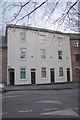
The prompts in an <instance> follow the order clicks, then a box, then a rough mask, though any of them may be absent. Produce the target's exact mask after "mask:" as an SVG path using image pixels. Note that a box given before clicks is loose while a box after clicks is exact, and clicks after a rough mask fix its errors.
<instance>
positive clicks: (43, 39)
mask: <svg viewBox="0 0 80 120" xmlns="http://www.w3.org/2000/svg"><path fill="white" fill-rule="evenodd" d="M45 41H46V37H45V35H40V43H45Z"/></svg>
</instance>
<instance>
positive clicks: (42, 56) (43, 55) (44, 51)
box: [40, 49, 46, 59]
mask: <svg viewBox="0 0 80 120" xmlns="http://www.w3.org/2000/svg"><path fill="white" fill-rule="evenodd" d="M40 54H41V59H46V50H45V49H41V50H40Z"/></svg>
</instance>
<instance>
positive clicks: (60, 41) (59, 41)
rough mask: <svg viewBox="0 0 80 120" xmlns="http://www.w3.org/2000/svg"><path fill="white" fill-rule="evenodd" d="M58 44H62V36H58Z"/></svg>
mask: <svg viewBox="0 0 80 120" xmlns="http://www.w3.org/2000/svg"><path fill="white" fill-rule="evenodd" d="M57 45H62V37H57Z"/></svg>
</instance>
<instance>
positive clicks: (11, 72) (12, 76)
mask: <svg viewBox="0 0 80 120" xmlns="http://www.w3.org/2000/svg"><path fill="white" fill-rule="evenodd" d="M10 85H14V71H10Z"/></svg>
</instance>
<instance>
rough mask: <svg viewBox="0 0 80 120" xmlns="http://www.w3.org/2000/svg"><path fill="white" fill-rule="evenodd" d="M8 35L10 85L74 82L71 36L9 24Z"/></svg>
mask: <svg viewBox="0 0 80 120" xmlns="http://www.w3.org/2000/svg"><path fill="white" fill-rule="evenodd" d="M6 35H7V46H8V48H7V56H8V57H7V84H8V85H9V84H10V85H23V84H46V83H59V82H68V81H72V67H71V53H70V37H69V35H68V34H65V33H62V32H59V31H52V30H48V29H42V28H34V27H26V26H19V25H7V29H6Z"/></svg>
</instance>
